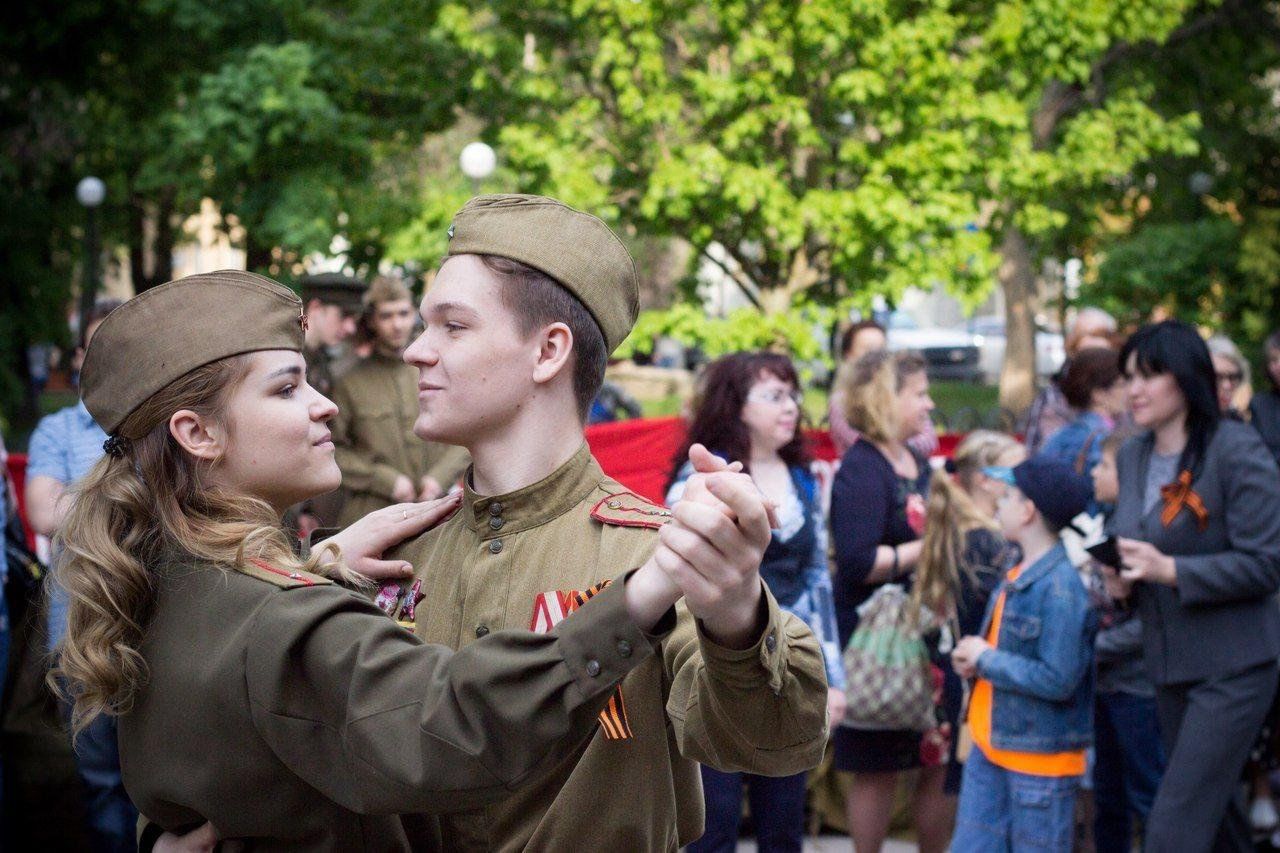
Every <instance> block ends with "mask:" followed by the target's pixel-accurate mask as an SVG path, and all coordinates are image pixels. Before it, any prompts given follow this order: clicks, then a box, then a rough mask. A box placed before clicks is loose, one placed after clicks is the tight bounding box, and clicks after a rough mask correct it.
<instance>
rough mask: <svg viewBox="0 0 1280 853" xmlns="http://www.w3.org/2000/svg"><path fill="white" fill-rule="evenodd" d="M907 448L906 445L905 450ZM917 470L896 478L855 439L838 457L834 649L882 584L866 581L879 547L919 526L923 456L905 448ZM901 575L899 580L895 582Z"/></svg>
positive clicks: (909, 538)
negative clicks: (837, 635)
mask: <svg viewBox="0 0 1280 853" xmlns="http://www.w3.org/2000/svg"><path fill="white" fill-rule="evenodd" d="M908 449H909V450H910V448H908ZM910 452H911V454H912V456H914V457H915V459H916V465H917V467H918V468H919V469H920V473H919V476H917V477H916V478H915V479H914V480H912V479H908V478H906V477H899V476H898V474H897V472H895V471H894V470H893V466H892V465H891V464H889V460H888V459H885V458H884V454H883V453H881V452H880V451H879V450H878V449H877V448H876V446H875V445H873V444H872V443H871V442H869V441H867V440H866V439H862V438H860V439H858V440H857V441H856V442H854V443H853V446H851V447H850V448H849V449H848V450H847V451H845V454H844V458H843V459H842V460H841V461H840V470H839V471H838V472H837V473H836V478H835V482H834V483H833V484H832V486H831V540H832V543H833V544H834V545H835V551H836V576H835V590H834V592H835V606H836V627H837V629H838V631H839V633H840V648H844V647H845V645H847V644H848V642H849V637H850V636H852V635H853V632H854V629H855V628H857V627H858V606H859V605H861V604H862V603H863V602H864V601H866V600H867V599H868V598H870V597H871V594H872V593H873V592H875V590H876V588H877V587H879V586H883V585H884V583H887V581H886V582H881V583H867V575H868V574H870V573H871V569H872V567H874V566H875V562H876V548H877V547H879V546H880V545H890V546H893V545H901V544H902V543H904V542H913V541H915V540H916V539H919V538H920V535H921V533H922V532H923V530H924V508H925V497H926V496H927V495H928V492H929V476H930V473H931V472H930V469H929V460H927V459H926V458H925V457H923V456H921V455H920V454H918V453H916V452H915V451H914V450H910ZM902 580H903V579H899V580H898V582H899V583H901V582H902Z"/></svg>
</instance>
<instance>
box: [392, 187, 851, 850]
mask: <svg viewBox="0 0 1280 853" xmlns="http://www.w3.org/2000/svg"><path fill="white" fill-rule="evenodd" d="M449 233H450V238H451V240H450V244H449V257H447V258H446V260H445V263H444V264H443V266H442V267H441V269H440V272H439V274H438V275H437V277H436V279H435V282H434V283H433V285H432V287H431V289H430V290H429V292H428V293H427V295H426V297H425V298H424V300H423V304H422V317H423V320H424V321H425V323H426V327H425V331H424V332H423V334H422V336H421V337H419V338H418V339H417V340H416V341H415V342H414V343H413V344H412V345H410V347H409V348H408V350H407V351H406V352H405V360H406V361H408V362H409V363H410V364H413V365H415V366H416V367H417V368H418V388H419V395H418V399H419V406H420V414H419V417H418V420H417V423H416V425H415V432H416V433H417V434H418V435H419V436H420V437H421V438H423V439H426V440H428V441H446V442H451V443H458V444H462V445H464V446H465V447H466V448H467V449H468V450H469V451H470V452H471V456H472V459H473V466H472V468H471V469H469V471H468V474H467V477H466V478H465V480H464V497H463V502H462V507H461V509H460V511H459V512H458V513H457V514H456V515H454V516H453V517H452V518H451V519H450V520H448V521H447V522H445V523H443V524H441V525H440V526H439V527H437V528H435V529H434V530H431V531H428V532H426V533H424V534H423V535H421V536H419V537H417V538H416V539H414V540H410V541H409V542H408V543H406V545H404V546H403V547H401V548H400V549H398V550H397V551H396V552H395V556H389V558H395V557H396V556H398V557H400V558H404V559H405V560H406V561H407V562H409V563H411V564H412V565H413V566H414V567H415V571H416V574H417V580H415V581H414V582H413V583H414V585H415V587H416V588H417V594H420V595H422V596H423V597H422V600H421V603H419V604H418V605H417V607H416V625H415V629H416V632H417V633H418V635H419V636H420V637H422V638H424V639H425V640H427V641H428V642H434V643H441V644H444V645H448V646H452V647H454V648H460V647H463V646H466V645H468V644H469V643H472V642H474V641H475V640H476V639H477V638H479V637H484V636H486V635H487V634H489V633H491V632H493V631H497V630H500V629H504V628H517V627H518V628H532V629H534V630H536V631H545V630H549V629H551V628H552V627H553V626H554V625H556V624H558V623H559V622H560V621H561V620H562V619H563V618H564V617H565V616H566V615H567V614H569V613H571V612H572V611H573V610H574V609H576V608H577V607H578V606H579V605H580V604H581V603H582V602H583V601H585V600H586V599H588V598H590V597H591V596H592V595H593V594H595V593H596V592H597V591H599V590H600V589H602V588H603V587H604V586H606V585H607V584H608V583H609V582H610V581H611V580H613V579H614V578H615V577H616V576H617V574H618V572H619V570H620V567H622V566H640V565H642V564H646V563H647V562H648V561H650V560H655V561H656V562H657V563H658V564H659V565H661V566H662V567H663V568H664V569H666V570H667V571H668V573H669V574H670V575H672V576H673V577H674V578H676V579H677V581H678V583H679V585H680V586H681V588H682V589H683V590H684V592H685V596H686V597H685V601H686V602H687V608H686V607H683V606H682V607H680V608H678V614H679V615H678V624H677V627H676V630H675V632H674V633H673V634H672V636H671V637H669V638H667V639H666V640H665V641H664V642H663V643H662V647H661V649H660V652H659V655H658V656H656V657H655V659H654V660H652V661H649V662H647V663H646V664H645V665H643V666H641V667H639V668H637V669H636V670H635V671H634V672H633V673H632V674H631V675H630V676H628V678H627V679H626V680H625V681H624V682H623V684H622V686H621V688H620V689H619V690H618V692H617V693H615V694H614V696H613V697H612V700H611V701H610V703H609V706H608V707H607V708H606V709H605V711H604V712H602V714H601V715H600V718H599V724H600V726H599V730H598V731H597V732H596V734H595V736H594V737H593V738H592V739H591V741H590V742H589V743H588V744H586V745H584V746H582V747H580V748H577V749H573V750H569V751H566V752H565V753H564V755H563V760H562V761H561V762H560V763H559V765H558V766H556V767H555V769H554V770H552V771H551V772H550V773H548V774H547V775H546V776H544V777H543V778H541V779H540V780H538V781H536V782H533V783H532V784H530V785H529V786H528V787H525V788H522V789H521V790H519V791H516V792H514V793H513V794H512V795H511V796H510V797H509V798H508V799H506V800H505V801H503V802H502V803H501V804H499V805H496V806H490V807H487V808H484V809H479V810H472V811H464V812H457V813H454V814H450V815H446V816H445V817H444V826H443V831H444V837H446V838H448V839H450V842H449V843H450V847H451V849H457V850H477V851H478V850H498V851H512V850H523V849H529V850H569V849H574V848H579V849H584V850H628V851H631V850H636V851H640V850H643V851H674V850H676V849H677V848H678V847H680V846H683V845H685V844H688V843H689V842H690V841H693V840H694V839H696V838H697V837H698V836H700V835H701V834H702V831H703V816H704V815H703V800H702V788H701V781H700V777H699V773H698V768H697V764H695V762H699V761H700V762H703V763H706V764H708V765H711V766H713V767H716V768H718V769H721V770H725V771H745V772H751V773H757V774H765V775H787V774H792V773H797V772H799V771H802V770H806V769H809V768H811V767H813V766H814V765H815V764H816V763H817V762H818V760H819V759H820V758H821V756H822V751H823V747H824V745H825V742H826V711H825V708H826V696H827V685H826V676H825V673H824V669H823V662H822V655H821V652H820V651H819V648H818V645H817V643H816V642H815V640H814V638H813V636H812V634H811V633H810V632H809V630H808V628H807V627H806V626H805V625H804V624H803V623H802V622H800V621H799V620H797V619H795V618H794V617H792V616H790V615H788V614H786V613H784V612H783V611H782V610H780V609H779V607H778V605H777V602H776V601H775V600H774V599H773V596H772V595H771V594H770V593H769V591H768V590H767V588H765V587H764V585H763V583H762V582H761V580H760V577H759V571H758V569H759V554H758V552H756V553H751V552H749V551H748V550H747V549H745V548H744V547H743V541H744V540H743V538H742V531H741V530H740V529H738V528H737V527H736V526H735V524H734V523H733V522H732V520H731V519H729V518H724V522H725V525H726V528H725V530H723V531H722V532H721V535H720V536H719V537H718V538H717V539H716V542H715V546H714V547H711V546H708V547H707V548H706V549H703V550H702V551H700V553H701V557H702V558H701V559H698V560H696V561H694V563H686V562H678V564H674V565H673V564H670V562H669V561H667V562H664V558H663V554H664V553H665V552H660V553H658V554H656V555H655V549H656V548H657V545H658V542H659V539H660V538H661V539H663V540H670V541H678V540H680V539H681V538H682V537H683V535H684V533H683V531H682V530H681V529H680V528H679V527H678V526H676V525H667V524H666V522H667V521H668V520H669V519H670V517H671V513H670V512H668V511H667V510H665V509H662V508H661V507H657V506H655V505H653V504H651V503H649V502H648V501H646V500H644V499H642V498H640V497H638V496H637V495H634V494H632V493H630V492H628V491H627V490H626V489H625V488H624V487H623V486H621V485H619V484H618V483H617V482H615V481H614V480H612V479H610V478H609V477H608V476H606V475H605V474H604V472H603V471H602V470H601V469H600V466H599V464H598V463H597V462H596V460H595V459H594V458H593V457H592V455H591V452H590V450H589V449H588V447H587V445H586V444H585V442H584V441H583V435H582V425H583V422H584V419H585V416H586V413H587V410H588V407H589V406H590V403H591V400H592V399H593V398H594V397H595V394H596V392H597V390H598V389H599V387H600V382H601V381H602V380H603V377H604V368H605V362H606V359H607V356H608V353H609V352H611V351H612V350H613V349H615V348H616V347H617V346H618V345H619V344H620V343H621V342H622V340H623V338H625V337H626V336H627V334H628V333H629V332H630V330H631V327H632V325H633V323H634V322H635V318H636V312H637V306H638V288H637V282H636V275H635V269H634V266H633V264H632V261H631V257H630V255H629V254H628V253H627V251H626V249H625V248H624V247H623V245H622V244H621V242H619V240H618V238H617V237H616V236H615V235H614V234H613V233H612V232H611V231H610V230H609V229H608V227H606V226H605V225H604V223H602V222H601V221H600V220H598V219H596V218H595V217H593V216H589V215H587V214H584V213H581V212H579V211H576V210H573V209H572V208H569V207H567V206H565V205H563V204H561V203H560V202H557V201H555V200H552V199H547V198H540V197H535V196H482V197H479V198H476V199H473V200H472V201H471V202H469V203H468V204H467V205H466V206H465V207H464V208H463V209H462V210H461V211H460V212H459V213H458V214H457V216H456V217H455V218H454V221H453V225H452V226H451V227H450V230H449ZM713 491H714V490H713ZM688 512H718V510H714V509H709V508H708V507H706V506H696V507H695V506H688V507H686V505H685V503H683V502H682V503H681V504H680V506H679V507H677V509H676V510H675V515H676V517H677V518H679V519H680V520H681V521H684V520H685V514H686V513H688ZM748 562H749V563H750V565H747V563H748ZM695 563H696V565H695ZM744 566H745V569H744ZM731 574H732V575H735V578H736V579H735V580H733V581H730V582H727V583H725V582H724V581H725V578H726V577H728V576H729V575H731ZM410 597H411V598H416V597H417V596H416V595H410V596H406V598H410Z"/></svg>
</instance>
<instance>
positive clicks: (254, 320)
mask: <svg viewBox="0 0 1280 853" xmlns="http://www.w3.org/2000/svg"><path fill="white" fill-rule="evenodd" d="M302 335H303V330H302V300H300V299H298V297H297V296H296V295H294V293H293V291H291V290H289V289H288V288H287V287H284V286H282V285H280V284H277V283H276V282H274V281H272V280H271V279H268V278H264V277H262V276H260V275H255V274H254V273H251V272H244V271H242V270H219V271H218V272H211V273H201V274H200V275H191V276H187V277H186V278H181V279H178V280H177V281H171V282H168V283H166V284H162V285H160V286H159V287H153V288H152V289H150V290H145V291H143V292H142V293H140V294H138V295H137V296H135V297H133V298H132V299H130V300H129V301H128V302H126V303H124V304H123V305H121V306H120V307H119V308H117V309H116V310H114V311H112V312H111V313H110V314H108V315H107V318H106V319H105V320H103V321H102V324H101V325H100V326H98V331H97V332H96V333H95V334H94V336H93V340H92V341H91V342H90V343H89V351H88V352H87V353H86V354H85V358H84V367H83V368H82V369H81V373H80V387H81V393H82V395H83V397H84V404H85V408H87V409H88V410H89V414H91V415H93V419H94V420H95V421H97V422H98V424H99V425H100V426H101V427H102V428H103V429H104V430H106V431H107V432H108V433H112V434H114V433H115V432H116V431H117V430H119V428H120V424H121V423H123V422H124V421H125V419H126V418H128V416H129V415H130V414H131V413H132V412H133V410H134V409H136V408H138V406H140V405H142V403H144V402H145V401H146V400H147V399H148V398H149V397H151V395H153V394H155V393H156V392H157V391H159V390H160V389H161V388H164V387H165V386H166V385H168V384H169V383H170V382H173V381H174V380H175V379H178V378H180V377H182V376H185V375H186V374H188V373H190V372H191V371H193V370H195V369H196V368H197V367H200V366H201V365H205V364H209V363H210V362H214V361H218V360H219V359H223V358H228V357H230V356H233V355H240V354H241V353H246V352H256V351H258V350H271V349H288V350H297V351H301V349H302ZM126 437H127V438H138V437H139V436H135V435H131V436H126Z"/></svg>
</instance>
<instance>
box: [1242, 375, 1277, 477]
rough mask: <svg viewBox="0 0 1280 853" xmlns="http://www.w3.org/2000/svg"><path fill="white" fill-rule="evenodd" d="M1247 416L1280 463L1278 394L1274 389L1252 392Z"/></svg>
mask: <svg viewBox="0 0 1280 853" xmlns="http://www.w3.org/2000/svg"><path fill="white" fill-rule="evenodd" d="M1249 416H1250V422H1251V423H1252V424H1253V425H1254V427H1255V428H1256V429H1257V430H1258V434H1259V435H1261V436H1262V440H1263V441H1264V442H1265V443H1266V445H1267V449H1268V450H1270V451H1271V455H1272V456H1273V457H1274V458H1275V460H1276V462H1277V463H1280V394H1277V393H1276V392H1275V391H1262V392H1260V393H1258V394H1254V395H1253V402H1251V403H1249Z"/></svg>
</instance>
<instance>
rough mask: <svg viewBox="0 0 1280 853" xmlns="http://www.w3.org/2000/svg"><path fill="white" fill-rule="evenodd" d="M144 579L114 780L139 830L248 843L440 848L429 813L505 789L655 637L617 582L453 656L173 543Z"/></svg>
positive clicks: (380, 622) (298, 587)
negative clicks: (570, 608)
mask: <svg viewBox="0 0 1280 853" xmlns="http://www.w3.org/2000/svg"><path fill="white" fill-rule="evenodd" d="M154 578H155V597H156V601H155V607H154V611H153V614H152V617H151V619H150V621H149V623H148V625H147V628H146V633H145V637H144V640H143V643H142V645H141V649H140V650H141V653H142V656H143V658H144V659H145V661H146V666H147V673H148V677H147V680H146V683H145V684H144V685H143V687H142V688H141V689H140V691H139V692H138V693H137V695H136V698H135V700H134V703H133V706H132V708H131V709H130V710H129V711H128V712H127V713H125V714H123V715H122V716H121V717H120V720H119V745H120V766H121V769H122V771H123V776H124V785H125V789H126V791H127V792H128V794H129V797H130V799H132V800H133V802H134V803H135V804H136V805H137V806H138V808H139V810H140V811H141V813H142V815H143V816H144V818H145V820H144V821H143V823H144V825H145V824H146V823H147V821H149V822H150V823H151V824H152V825H153V826H152V827H148V828H147V830H146V831H145V832H144V833H143V834H144V836H146V835H148V834H149V833H151V832H153V831H154V832H155V833H156V834H158V831H159V829H161V828H163V829H169V830H175V831H185V830H188V829H191V828H194V827H195V826H196V825H198V824H200V823H202V822H203V821H205V820H210V821H212V822H213V825H214V827H215V828H216V829H217V831H218V832H219V833H220V835H221V837H223V838H235V839H240V840H242V841H243V842H245V844H246V847H247V848H248V849H251V850H262V851H304V850H305V851H343V853H346V851H377V853H385V851H402V850H428V851H429V850H437V849H442V844H441V836H440V833H439V826H438V824H437V823H436V821H435V819H434V818H429V817H427V816H426V815H425V813H429V812H433V811H438V810H441V809H456V808H459V807H471V806H476V805H479V804H481V803H488V802H494V801H496V800H499V799H503V798H505V797H508V796H510V793H511V791H512V790H513V789H514V788H515V787H517V786H518V785H520V784H522V783H524V782H526V781H527V780H528V779H530V778H532V777H535V776H537V775H539V774H541V773H545V772H546V771H547V770H548V769H549V768H551V767H553V766H555V765H556V764H558V763H559V761H560V757H561V756H562V755H563V754H564V753H565V751H566V750H573V749H575V748H577V747H578V746H580V745H581V743H582V742H583V741H584V740H585V739H586V738H587V737H590V736H591V735H592V734H593V732H594V730H595V728H596V724H595V719H596V716H597V714H599V712H600V710H601V709H602V708H603V707H604V706H605V704H606V703H607V702H608V701H609V698H610V694H611V692H612V690H613V688H614V687H615V686H616V685H617V683H618V682H619V680H620V679H621V678H622V676H623V674H624V673H626V672H627V671H628V670H630V669H632V668H633V667H635V666H636V665H637V664H639V663H641V662H642V661H644V660H646V659H648V658H651V657H652V656H653V650H654V646H655V645H656V644H657V642H658V640H659V638H658V637H657V636H654V637H650V636H646V635H644V634H642V633H641V632H640V631H639V630H638V629H637V628H636V627H635V626H634V625H633V623H632V622H631V620H630V619H629V618H628V617H627V614H626V608H625V603H624V600H623V595H622V590H621V589H619V590H618V591H617V592H616V593H615V592H614V591H613V590H612V589H611V590H609V591H607V592H606V593H605V594H603V595H600V596H597V601H593V602H591V604H590V605H589V606H587V607H585V608H584V609H583V610H582V612H581V613H579V614H577V615H575V616H574V618H572V619H569V620H567V621H565V622H564V623H563V624H562V626H561V630H559V631H557V632H556V633H555V634H553V635H549V636H539V635H536V634H530V633H526V632H520V633H516V632H509V633H505V634H495V635H493V636H491V637H490V638H489V639H488V640H487V641H486V642H484V643H477V644H475V645H473V646H472V647H470V648H468V649H466V650H464V651H461V652H458V653H456V654H455V653H454V652H452V651H450V650H449V649H445V648H441V647H439V646H428V645H424V644H423V642H422V641H421V640H419V639H418V638H417V637H415V636H414V635H413V634H412V632H410V631H406V630H404V628H402V627H400V626H398V625H396V623H395V622H393V621H391V620H390V619H388V618H387V617H386V616H385V615H384V614H383V612H382V611H380V610H378V609H377V608H376V607H374V606H373V604H372V603H371V602H370V601H369V600H368V598H367V597H365V596H362V595H358V594H356V593H354V592H351V591H349V590H347V589H344V588H342V587H340V586H337V585H334V584H332V583H330V582H329V581H328V580H325V579H324V578H321V577H318V576H314V575H309V574H305V573H301V572H294V573H287V572H284V571H281V570H279V569H276V568H274V567H272V566H269V565H267V564H266V563H260V564H258V565H256V566H251V567H250V568H249V569H248V570H247V571H236V570H232V569H224V568H221V567H218V566H216V565H210V564H208V563H202V562H200V561H199V560H197V559H195V558H186V557H183V558H171V559H169V560H167V561H165V562H163V564H162V565H160V566H158V567H157V568H156V569H155V571H154ZM619 587H621V585H619ZM664 622H665V623H666V624H665V625H664V627H662V628H659V629H658V630H660V631H663V630H666V631H669V630H670V628H671V627H673V626H674V623H675V615H674V612H672V613H670V614H669V615H668V617H667V618H666V620H664ZM399 812H404V813H418V814H417V815H416V816H414V817H410V818H404V819H402V818H399V817H396V816H395V815H396V813H399Z"/></svg>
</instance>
